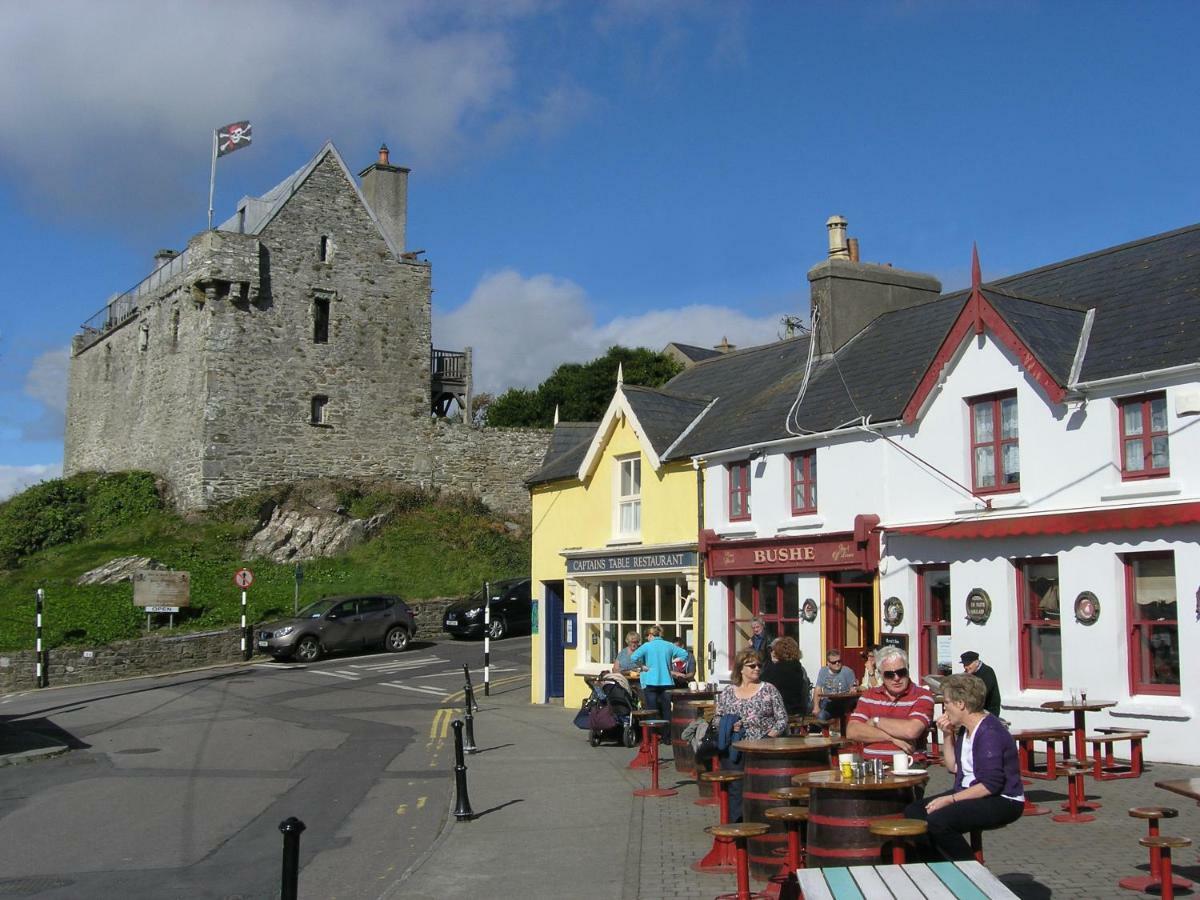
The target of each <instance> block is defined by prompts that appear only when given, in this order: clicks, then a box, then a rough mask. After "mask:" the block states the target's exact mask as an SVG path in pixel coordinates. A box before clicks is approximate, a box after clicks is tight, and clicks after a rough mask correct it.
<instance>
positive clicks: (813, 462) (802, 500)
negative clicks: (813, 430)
mask: <svg viewBox="0 0 1200 900" xmlns="http://www.w3.org/2000/svg"><path fill="white" fill-rule="evenodd" d="M791 460H792V515H793V516H800V515H805V514H807V513H815V512H816V511H817V451H816V450H802V451H800V452H799V453H794V454H792V457H791Z"/></svg>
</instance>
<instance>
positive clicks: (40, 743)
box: [0, 716, 91, 756]
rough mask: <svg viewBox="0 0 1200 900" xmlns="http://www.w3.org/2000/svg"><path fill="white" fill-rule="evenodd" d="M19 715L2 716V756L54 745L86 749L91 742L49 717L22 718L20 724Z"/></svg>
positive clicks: (70, 748)
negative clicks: (64, 729) (59, 725)
mask: <svg viewBox="0 0 1200 900" xmlns="http://www.w3.org/2000/svg"><path fill="white" fill-rule="evenodd" d="M17 718H19V717H17V716H2V717H0V756H8V755H9V754H13V753H28V752H29V751H31V750H47V749H50V748H52V747H66V748H67V749H69V750H86V749H87V748H88V747H90V746H91V744H85V743H84V742H83V741H81V740H79V738H77V737H75V735H73V734H71V733H70V732H69V731H63V729H61V728H59V727H58V726H57V725H55V724H54V723H53V722H51V721H50V720H49V719H44V718H43V719H26V718H21V719H20V724H19V725H18V724H15V723H14V721H13V720H14V719H17Z"/></svg>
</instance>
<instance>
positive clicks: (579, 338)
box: [434, 269, 783, 392]
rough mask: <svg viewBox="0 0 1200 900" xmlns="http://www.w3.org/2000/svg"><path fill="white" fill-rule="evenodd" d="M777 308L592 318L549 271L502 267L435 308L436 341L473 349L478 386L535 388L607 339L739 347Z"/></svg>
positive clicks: (701, 308) (763, 329) (565, 282)
mask: <svg viewBox="0 0 1200 900" xmlns="http://www.w3.org/2000/svg"><path fill="white" fill-rule="evenodd" d="M782 315H783V314H782V313H772V314H768V315H766V316H763V317H761V318H755V317H753V316H747V315H745V314H744V313H741V312H739V311H737V310H735V309H730V308H728V307H722V306H708V305H695V306H685V307H680V308H678V309H666V310H655V311H652V312H647V313H644V314H642V315H640V316H622V317H620V318H617V319H612V320H610V321H608V322H605V323H598V322H597V321H596V317H595V314H594V313H593V312H592V310H591V308H590V306H589V301H588V297H587V292H586V291H584V289H583V288H582V287H580V286H579V285H578V284H575V283H574V282H573V281H570V280H569V279H565V278H556V277H554V276H553V275H534V276H532V277H529V278H526V277H524V276H522V275H521V274H520V273H518V272H514V271H512V270H511V269H507V270H505V271H502V272H497V273H494V274H491V275H487V276H485V277H484V278H483V279H481V280H480V282H479V284H478V285H476V286H475V290H474V291H472V292H471V296H470V297H469V298H468V299H467V302H466V303H464V304H463V305H462V306H460V307H459V308H458V309H456V310H454V311H453V312H450V313H446V314H436V313H435V319H434V336H435V337H434V344H435V345H436V346H438V347H445V348H448V349H450V348H459V347H466V346H470V347H473V348H475V349H474V358H473V362H474V367H475V384H476V390H479V391H490V392H499V391H503V390H505V389H506V388H509V387H533V386H535V385H537V384H539V383H541V382H542V381H543V380H545V378H546V376H548V375H549V374H550V373H551V372H553V371H554V369H555V367H557V366H559V365H560V364H562V363H564V362H587V361H588V360H591V359H595V358H596V357H597V356H601V355H602V354H603V353H604V351H605V350H607V349H608V348H609V347H611V346H612V345H613V344H621V345H623V346H626V347H649V348H650V349H651V350H661V349H662V348H663V347H665V346H666V345H667V344H668V343H669V342H671V341H676V342H679V343H684V344H695V345H696V346H700V347H711V346H713V345H714V344H717V343H719V342H720V340H721V338H723V337H728V338H729V341H730V342H731V343H733V344H736V345H738V346H739V347H748V346H753V345H755V344H764V343H767V342H769V341H773V340H776V338H777V337H778V333H779V330H780V324H779V323H780V318H781V317H782Z"/></svg>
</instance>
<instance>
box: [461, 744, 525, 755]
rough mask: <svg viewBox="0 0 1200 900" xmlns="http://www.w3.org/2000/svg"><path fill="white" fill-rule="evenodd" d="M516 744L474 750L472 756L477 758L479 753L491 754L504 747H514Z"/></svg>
mask: <svg viewBox="0 0 1200 900" xmlns="http://www.w3.org/2000/svg"><path fill="white" fill-rule="evenodd" d="M515 746H517V745H516V744H511V743H510V744H497V745H496V746H495V747H484V748H483V749H482V750H476V751H475V752H474V753H472V754H471V755H472V756H478V755H479V754H480V753H491V752H492V751H493V750H503V749H504V748H505V747H515Z"/></svg>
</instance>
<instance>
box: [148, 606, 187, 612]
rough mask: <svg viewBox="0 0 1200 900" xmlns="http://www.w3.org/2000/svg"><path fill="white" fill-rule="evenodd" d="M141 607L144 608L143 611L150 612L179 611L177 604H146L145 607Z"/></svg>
mask: <svg viewBox="0 0 1200 900" xmlns="http://www.w3.org/2000/svg"><path fill="white" fill-rule="evenodd" d="M143 608H144V609H145V611H146V612H148V613H152V612H156V613H177V612H179V607H178V606H146V607H143Z"/></svg>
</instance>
